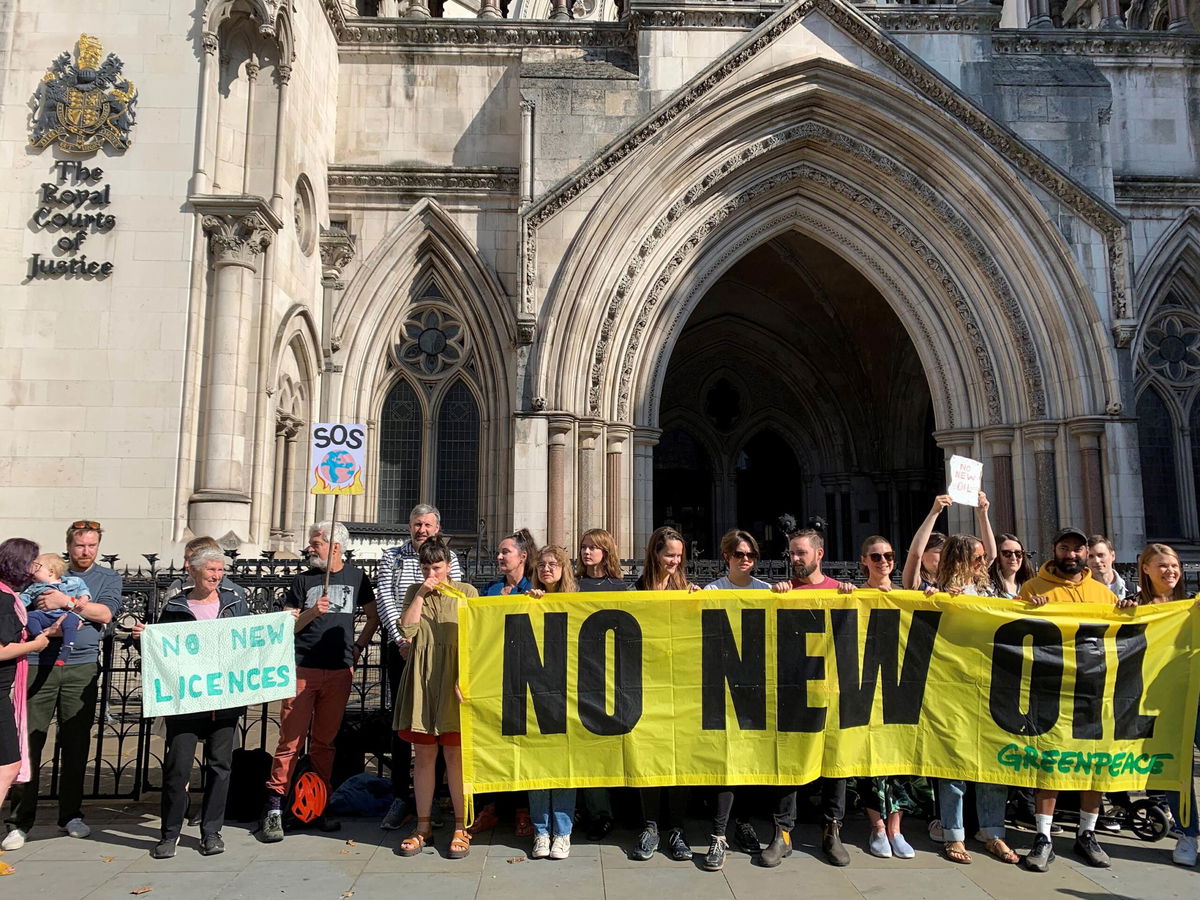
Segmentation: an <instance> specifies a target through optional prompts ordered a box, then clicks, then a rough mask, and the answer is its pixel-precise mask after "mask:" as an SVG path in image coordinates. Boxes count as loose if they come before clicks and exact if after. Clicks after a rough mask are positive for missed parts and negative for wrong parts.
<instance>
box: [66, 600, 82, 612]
mask: <svg viewBox="0 0 1200 900" xmlns="http://www.w3.org/2000/svg"><path fill="white" fill-rule="evenodd" d="M78 606H79V604H78V603H77V602H76V601H75V598H74V597H68V598H67V609H68V610H70V611H71V612H75V608H76V607H78Z"/></svg>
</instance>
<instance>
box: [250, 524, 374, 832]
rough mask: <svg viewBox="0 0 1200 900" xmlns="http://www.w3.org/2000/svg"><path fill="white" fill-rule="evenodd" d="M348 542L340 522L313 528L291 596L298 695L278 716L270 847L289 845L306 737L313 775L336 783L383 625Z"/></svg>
mask: <svg viewBox="0 0 1200 900" xmlns="http://www.w3.org/2000/svg"><path fill="white" fill-rule="evenodd" d="M349 539H350V534H349V532H348V531H347V530H346V526H345V525H343V524H341V523H340V522H339V523H337V524H332V523H330V522H320V523H318V524H316V525H313V526H312V527H311V528H310V529H309V530H308V550H307V553H308V559H309V563H310V565H311V568H310V569H309V570H308V571H306V572H301V573H300V574H299V575H297V576H296V577H295V579H293V581H292V585H291V588H290V589H289V591H288V597H287V601H286V604H287V606H288V607H289V608H290V609H294V610H296V611H297V615H296V696H295V697H293V698H292V699H291V700H284V701H283V704H282V706H281V707H280V710H279V744H278V746H277V747H276V748H275V758H274V759H273V760H272V761H271V775H270V777H269V778H268V779H267V804H266V807H265V808H264V810H263V817H262V826H261V829H260V832H259V833H260V837H261V839H262V840H263V841H264V842H266V843H274V842H276V841H282V840H283V812H282V806H283V798H284V796H285V795H286V794H287V791H288V786H289V785H290V784H291V780H292V772H293V770H294V768H295V765H296V757H297V754H298V753H299V750H300V747H301V746H302V745H303V743H304V739H305V737H308V739H309V741H308V759H309V762H310V763H311V764H312V767H313V771H315V772H316V774H317V775H319V776H320V777H321V778H323V779H324V780H325V783H326V785H328V784H329V780H330V778H331V777H332V776H333V756H334V748H333V742H334V739H335V738H336V737H337V733H338V729H339V728H340V727H341V725H342V715H343V713H345V711H346V701H347V700H348V699H349V698H350V687H351V682H352V679H353V677H354V666H355V664H357V662H358V657H359V655H360V654H361V653H362V651H363V650H364V649H365V648H366V646H367V645H368V644H369V643H370V642H371V638H372V637H373V636H374V634H375V629H376V628H378V627H379V618H378V617H377V615H376V613H375V594H374V592H373V591H372V589H371V581H370V579H368V578H367V576H366V575H364V574H363V571H362V570H361V569H359V568H357V567H355V566H347V565H346V564H345V562H344V560H343V558H342V548H343V547H345V545H346V543H347V541H348V540H349ZM327 578H328V585H326V579H327ZM359 606H361V607H363V608H364V609H365V610H366V612H367V621H366V624H365V625H364V626H363V630H362V634H361V635H359V637H358V640H355V639H354V611H355V608H356V607H359ZM323 818H324V817H322V818H321V819H319V820H318V821H317V822H316V823H314V824H316V825H317V826H318V827H321V828H328V830H333V829H334V828H336V826H332V827H329V826H326V825H325V823H324V821H323Z"/></svg>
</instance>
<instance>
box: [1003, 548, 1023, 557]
mask: <svg viewBox="0 0 1200 900" xmlns="http://www.w3.org/2000/svg"><path fill="white" fill-rule="evenodd" d="M1000 555H1001V556H1003V557H1006V558H1007V559H1024V557H1025V551H1024V550H1001V551H1000Z"/></svg>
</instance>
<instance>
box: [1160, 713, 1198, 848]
mask: <svg viewBox="0 0 1200 900" xmlns="http://www.w3.org/2000/svg"><path fill="white" fill-rule="evenodd" d="M1194 743H1195V744H1196V746H1197V747H1200V709H1197V710H1196V737H1195V741H1194ZM1189 768H1190V767H1189ZM1188 782H1189V783H1190V784H1191V786H1192V820H1191V821H1190V822H1188V824H1187V825H1184V824H1183V823H1182V822H1180V821H1179V791H1167V803H1168V805H1169V806H1170V807H1171V815H1173V816H1174V817H1175V822H1176V823H1177V824H1178V825H1179V827H1180V828H1182V829H1183V833H1184V834H1186V835H1187V836H1188V837H1200V821H1197V817H1196V780H1195V779H1194V778H1189V779H1188Z"/></svg>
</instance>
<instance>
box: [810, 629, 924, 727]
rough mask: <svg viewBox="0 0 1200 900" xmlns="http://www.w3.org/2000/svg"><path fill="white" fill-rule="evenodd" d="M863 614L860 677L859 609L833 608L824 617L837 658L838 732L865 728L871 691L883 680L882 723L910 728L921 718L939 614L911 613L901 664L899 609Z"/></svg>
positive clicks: (868, 716)
mask: <svg viewBox="0 0 1200 900" xmlns="http://www.w3.org/2000/svg"><path fill="white" fill-rule="evenodd" d="M868 615H869V616H870V618H869V619H868V620H867V639H866V642H865V643H864V644H863V653H862V672H861V678H860V677H859V674H860V673H859V668H858V610H854V609H835V610H831V611H830V613H829V616H830V621H831V624H832V627H833V650H834V656H835V658H836V660H837V672H838V694H839V709H838V718H839V724H840V725H841V727H842V728H854V727H857V726H860V725H866V724H868V723H869V722H870V721H871V708H872V707H873V706H874V705H875V687H876V684H878V683H879V682H882V688H883V724H884V725H915V724H917V722H918V721H920V718H921V705H922V704H923V703H924V701H925V682H926V681H927V680H928V678H929V664H930V662H931V660H932V657H933V642H934V639H935V638H936V637H937V631H938V625H939V624H940V623H941V620H942V614H941V613H940V612H938V611H936V610H928V609H926V610H917V611H916V612H914V613H913V615H912V624H911V625H910V626H909V629H908V641H907V642H906V643H905V645H904V661H903V663H901V662H900V610H898V609H873V610H871V611H870V613H869V614H868Z"/></svg>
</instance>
